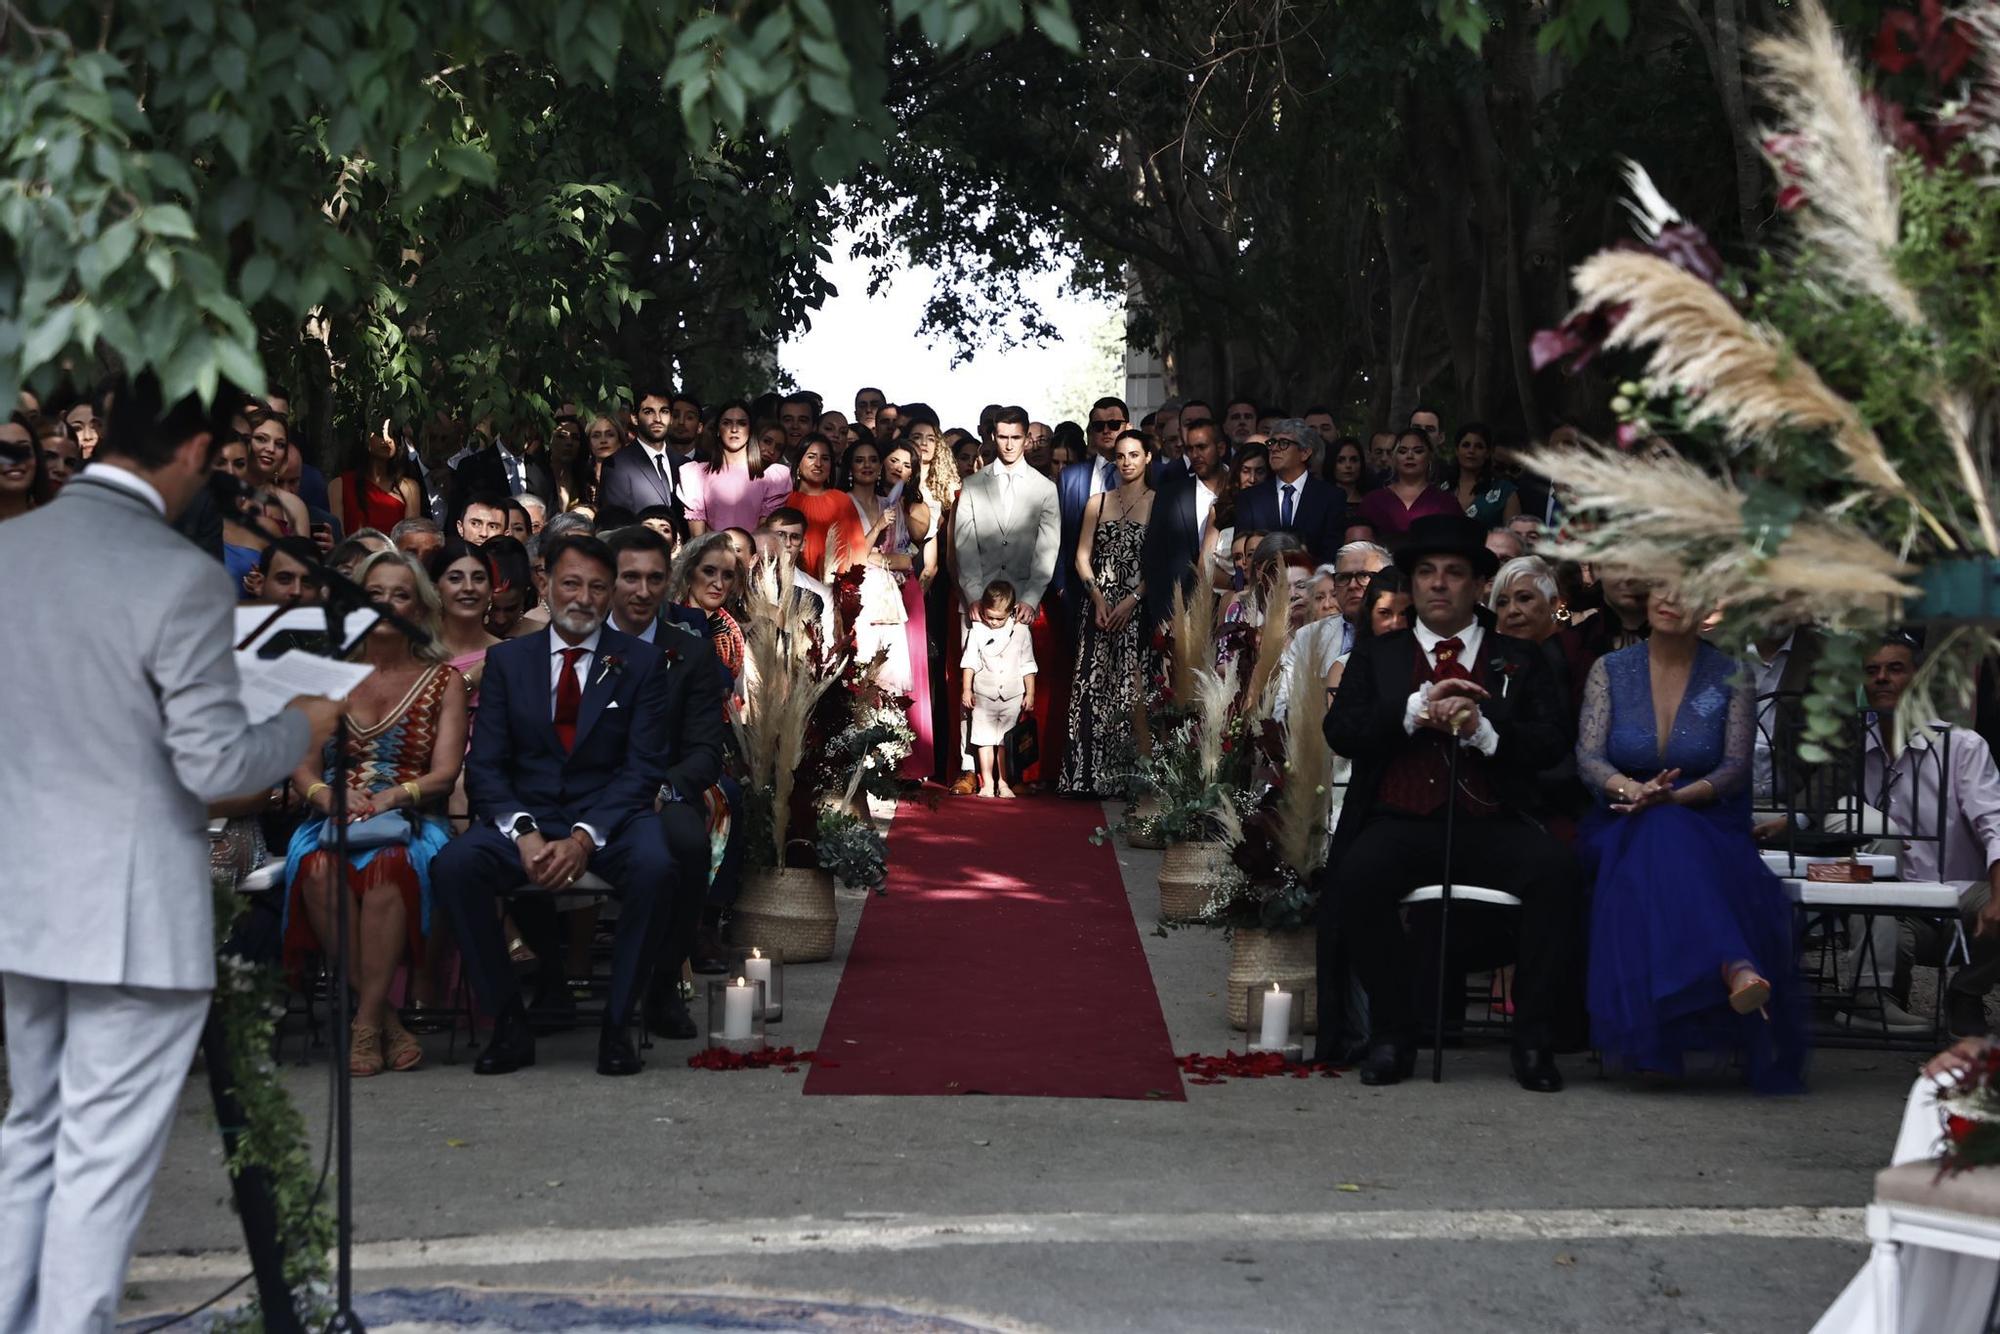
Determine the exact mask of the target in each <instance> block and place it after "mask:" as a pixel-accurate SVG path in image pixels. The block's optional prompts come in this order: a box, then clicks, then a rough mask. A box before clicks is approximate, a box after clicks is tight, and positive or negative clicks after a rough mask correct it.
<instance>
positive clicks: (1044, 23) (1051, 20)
mask: <svg viewBox="0 0 2000 1334" xmlns="http://www.w3.org/2000/svg"><path fill="white" fill-rule="evenodd" d="M1035 26H1036V27H1037V28H1039V29H1041V31H1042V35H1043V36H1044V37H1046V38H1048V39H1049V40H1050V41H1051V42H1054V43H1055V44H1056V45H1057V46H1059V47H1061V48H1062V49H1063V50H1065V51H1081V50H1082V49H1083V36H1082V34H1080V33H1079V32H1077V30H1076V20H1075V19H1074V18H1072V17H1071V16H1070V12H1069V4H1068V0H1054V2H1053V3H1049V4H1038V5H1036V6H1035Z"/></svg>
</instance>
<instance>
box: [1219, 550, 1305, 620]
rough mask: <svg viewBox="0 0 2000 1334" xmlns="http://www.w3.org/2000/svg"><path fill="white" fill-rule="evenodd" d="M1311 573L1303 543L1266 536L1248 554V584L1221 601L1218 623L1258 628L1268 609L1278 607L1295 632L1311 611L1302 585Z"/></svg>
mask: <svg viewBox="0 0 2000 1334" xmlns="http://www.w3.org/2000/svg"><path fill="white" fill-rule="evenodd" d="M1312 572H1313V560H1312V553H1311V552H1309V551H1307V550H1306V547H1305V541H1304V539H1302V538H1300V537H1299V536H1298V535H1297V534H1295V533H1267V534H1266V535H1265V536H1264V537H1262V538H1261V539H1259V540H1258V542H1257V545H1256V549H1255V550H1254V551H1253V552H1251V555H1250V575H1249V579H1248V581H1247V582H1246V583H1245V585H1244V587H1243V588H1242V589H1241V590H1239V591H1238V592H1235V593H1232V594H1230V596H1229V597H1228V598H1226V599H1224V601H1223V604H1222V615H1221V617H1220V619H1219V623H1220V624H1222V625H1236V624H1238V623H1241V624H1244V625H1262V624H1263V623H1264V618H1265V616H1266V614H1267V611H1268V610H1269V609H1271V608H1280V607H1281V608H1283V609H1284V611H1285V614H1286V615H1287V616H1288V617H1289V618H1290V619H1291V622H1292V628H1294V629H1297V628H1298V627H1299V626H1301V625H1304V624H1305V623H1306V618H1307V614H1308V612H1309V611H1310V608H1311V602H1310V600H1309V599H1308V598H1307V596H1306V585H1307V584H1308V583H1309V582H1310V581H1311V579H1312Z"/></svg>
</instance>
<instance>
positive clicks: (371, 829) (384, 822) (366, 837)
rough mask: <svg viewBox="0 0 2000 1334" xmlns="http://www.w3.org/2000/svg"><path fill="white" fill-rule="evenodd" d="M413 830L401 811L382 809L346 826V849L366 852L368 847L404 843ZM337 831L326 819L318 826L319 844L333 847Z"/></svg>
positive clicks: (383, 846) (407, 817)
mask: <svg viewBox="0 0 2000 1334" xmlns="http://www.w3.org/2000/svg"><path fill="white" fill-rule="evenodd" d="M414 832H415V830H413V829H412V828H411V827H410V817H409V816H407V815H405V814H403V812H401V811H383V812H382V813H381V814H380V815H371V816H369V817H368V818H367V819H365V820H356V821H355V822H354V823H353V824H351V825H349V826H347V850H348V851H349V852H367V851H368V850H369V849H370V848H386V847H389V846H391V845H406V844H408V843H409V841H410V836H411V834H413V833H414ZM338 833H339V830H338V829H337V828H336V827H335V826H334V823H333V821H332V820H328V821H327V822H326V823H325V824H324V825H322V826H320V831H319V845H320V846H321V847H322V848H330V847H333V846H334V840H335V838H336V836H337V835H338Z"/></svg>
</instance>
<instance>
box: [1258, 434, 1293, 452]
mask: <svg viewBox="0 0 2000 1334" xmlns="http://www.w3.org/2000/svg"><path fill="white" fill-rule="evenodd" d="M1299 448H1302V446H1301V445H1300V444H1299V442H1298V441H1296V440H1294V439H1292V438H1291V437H1290V436H1288V435H1274V436H1272V437H1271V438H1270V439H1269V440H1266V441H1265V442H1264V452H1265V453H1267V454H1268V453H1271V452H1273V451H1275V450H1280V449H1299Z"/></svg>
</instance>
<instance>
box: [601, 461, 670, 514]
mask: <svg viewBox="0 0 2000 1334" xmlns="http://www.w3.org/2000/svg"><path fill="white" fill-rule="evenodd" d="M666 459H667V471H668V474H669V476H671V477H672V478H673V482H672V489H671V490H669V489H668V487H667V486H663V485H662V484H661V482H660V474H659V470H658V469H656V468H655V467H654V466H653V460H652V457H651V456H650V455H648V454H647V453H646V451H645V448H644V447H643V446H640V445H637V444H631V445H627V446H625V448H623V449H621V450H619V451H618V452H617V453H616V454H613V455H612V456H611V457H610V458H608V459H606V460H605V461H604V475H603V477H602V478H600V479H599V481H598V484H597V503H598V505H599V506H606V505H611V506H616V507H617V508H619V509H622V510H624V511H626V512H627V513H628V514H637V513H638V512H639V511H640V510H643V509H646V508H648V507H650V506H653V505H670V506H672V507H673V511H674V515H675V516H676V517H679V516H680V515H681V514H682V513H683V511H684V508H685V507H684V506H683V505H682V503H681V462H680V460H679V459H677V458H675V457H674V451H673V450H671V449H669V450H668V451H667V453H666Z"/></svg>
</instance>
